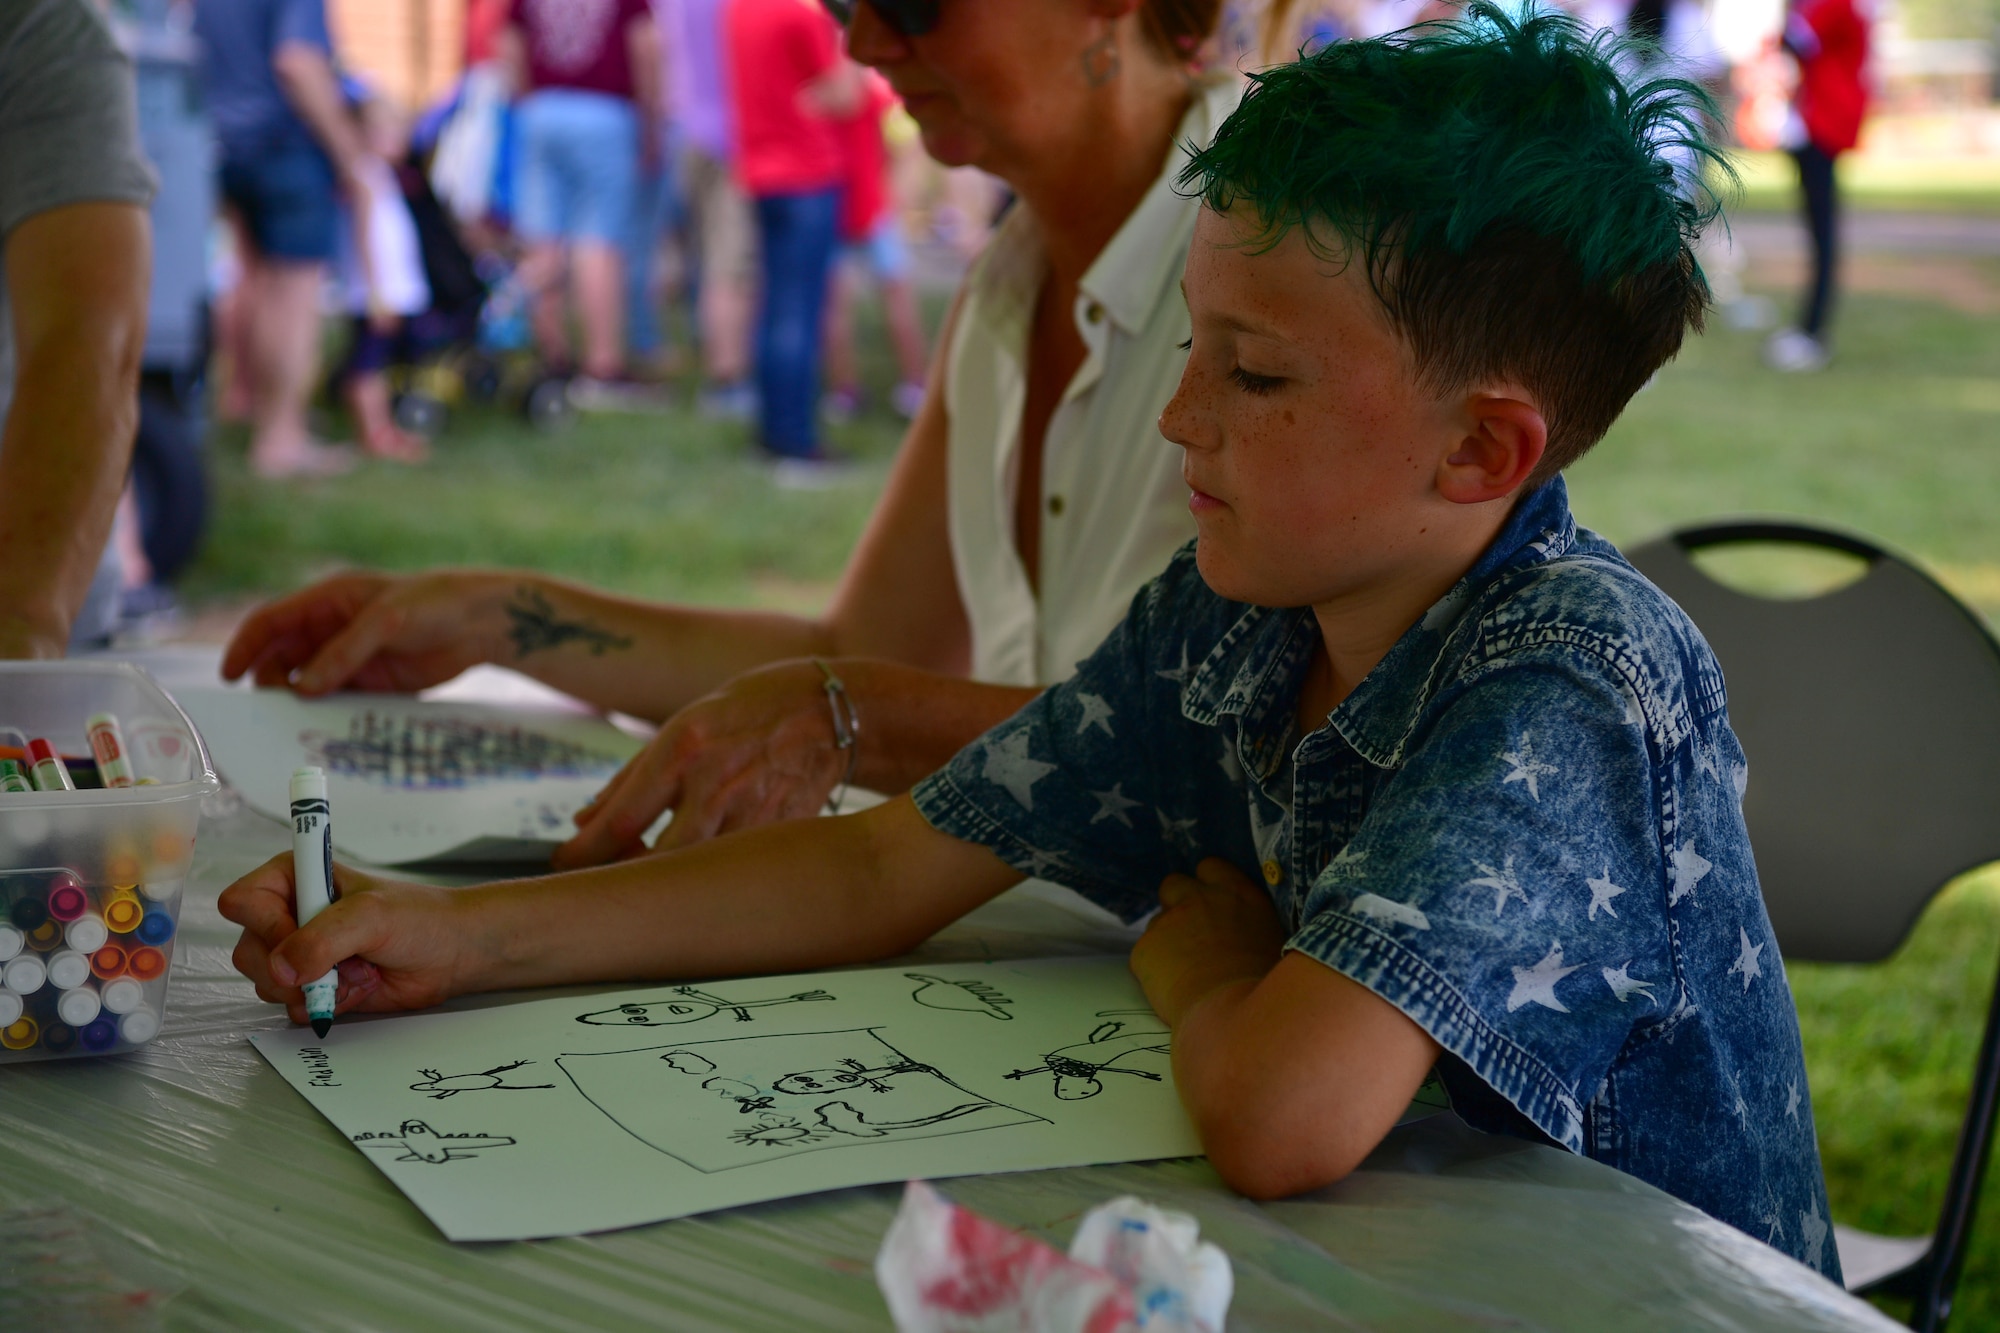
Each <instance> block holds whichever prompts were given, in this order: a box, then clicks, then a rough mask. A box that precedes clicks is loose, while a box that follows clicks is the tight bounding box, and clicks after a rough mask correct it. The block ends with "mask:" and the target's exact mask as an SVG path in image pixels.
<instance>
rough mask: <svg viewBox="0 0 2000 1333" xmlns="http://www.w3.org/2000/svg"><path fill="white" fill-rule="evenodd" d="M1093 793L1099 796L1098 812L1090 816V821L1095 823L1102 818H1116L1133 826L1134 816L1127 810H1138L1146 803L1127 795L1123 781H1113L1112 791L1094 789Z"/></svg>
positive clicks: (1127, 825)
mask: <svg viewBox="0 0 2000 1333" xmlns="http://www.w3.org/2000/svg"><path fill="white" fill-rule="evenodd" d="M1091 795H1092V796H1095V797H1096V798H1097V813H1096V814H1094V815H1092V816H1091V817H1090V822H1091V823H1093V824H1095V823H1096V822H1097V821H1098V820H1100V819H1115V820H1117V821H1118V822H1119V823H1121V824H1123V825H1124V826H1125V827H1126V828H1131V827H1132V816H1130V815H1128V814H1126V813H1125V812H1126V811H1127V810H1137V809H1138V808H1139V807H1140V806H1142V805H1143V804H1145V802H1143V801H1135V800H1133V799H1132V798H1131V797H1129V796H1127V795H1126V794H1125V784H1124V783H1122V782H1114V783H1112V784H1111V790H1110V791H1094V792H1092V793H1091Z"/></svg>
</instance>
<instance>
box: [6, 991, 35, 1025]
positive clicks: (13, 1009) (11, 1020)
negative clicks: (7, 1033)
mask: <svg viewBox="0 0 2000 1333" xmlns="http://www.w3.org/2000/svg"><path fill="white" fill-rule="evenodd" d="M27 1008H28V1002H27V1001H26V1000H24V999H22V998H21V997H20V996H18V995H16V994H14V992H13V991H10V990H0V1028H7V1027H12V1026H14V1024H16V1023H18V1022H20V1021H21V1015H22V1014H23V1013H25V1012H26V1011H27Z"/></svg>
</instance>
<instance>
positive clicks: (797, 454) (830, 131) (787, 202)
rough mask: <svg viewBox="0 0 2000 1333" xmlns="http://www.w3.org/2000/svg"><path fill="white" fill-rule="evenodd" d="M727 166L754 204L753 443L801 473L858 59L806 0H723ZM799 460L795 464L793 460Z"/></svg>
mask: <svg viewBox="0 0 2000 1333" xmlns="http://www.w3.org/2000/svg"><path fill="white" fill-rule="evenodd" d="M723 44H724V46H725V47H726V48H727V51H728V57H729V70H730V87H731V95H732V96H733V98H734V101H735V109H736V140H737V154H736V171H737V176H738V178H739V179H740V180H741V181H742V184H743V189H744V192H745V193H747V194H748V195H749V196H750V198H751V202H752V204H753V205H754V207H755V209H756V214H757V244H758V258H759V261H760V263H761V265H762V268H763V296H762V300H761V303H760V306H759V309H758V312H757V340H756V341H757V351H756V355H757V392H758V407H757V415H758V434H759V443H761V444H762V445H763V446H764V448H765V449H766V450H767V451H769V452H770V454H771V455H773V457H774V458H775V459H777V460H778V461H779V462H780V463H782V464H786V465H787V472H786V475H790V474H791V473H793V472H798V473H799V475H800V477H801V479H803V477H804V476H805V475H806V474H807V473H808V472H809V471H810V470H811V469H813V468H814V467H816V466H817V465H820V464H823V463H825V462H826V461H828V460H827V458H826V455H825V453H824V452H823V451H822V450H821V448H820V443H819V431H818V422H817V417H818V408H819V387H820V330H821V324H822V322H823V320H824V318H825V309H826V291H827V281H828V278H829V276H830V274H831V272H832V268H833V254H834V246H835V243H836V241H837V239H838V236H839V225H840V199H841V182H842V181H843V179H844V178H845V176H846V160H845V156H844V154H843V153H842V151H841V142H840V132H839V129H838V127H837V123H836V122H837V121H838V119H839V118H840V117H842V116H851V115H852V114H853V113H854V111H855V110H856V108H857V107H858V106H859V104H860V97H861V79H860V69H859V67H858V66H856V65H854V64H853V63H852V62H850V61H848V60H847V59H845V58H844V57H843V56H842V55H841V52H840V29H839V28H838V27H837V26H836V25H835V24H834V22H833V20H832V19H831V18H830V17H828V16H827V14H826V13H825V11H823V10H822V9H821V8H820V7H819V5H818V4H817V3H815V0H729V7H728V9H727V10H726V11H725V13H724V15H723ZM800 465H803V468H801V466H800Z"/></svg>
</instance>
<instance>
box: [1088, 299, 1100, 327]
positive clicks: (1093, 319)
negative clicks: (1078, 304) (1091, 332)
mask: <svg viewBox="0 0 2000 1333" xmlns="http://www.w3.org/2000/svg"><path fill="white" fill-rule="evenodd" d="M1083 317H1084V318H1085V319H1086V320H1088V321H1089V322H1090V323H1092V324H1102V323H1103V322H1104V307H1103V306H1101V305H1099V304H1098V303H1097V302H1095V301H1092V302H1091V303H1090V304H1089V305H1087V306H1085V307H1084V308H1083Z"/></svg>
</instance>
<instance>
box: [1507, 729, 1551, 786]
mask: <svg viewBox="0 0 2000 1333" xmlns="http://www.w3.org/2000/svg"><path fill="white" fill-rule="evenodd" d="M1500 762H1501V763H1503V764H1511V765H1513V768H1512V769H1511V770H1510V771H1509V772H1508V774H1507V776H1506V777H1504V778H1501V779H1500V785H1501V786H1503V787H1504V786H1506V785H1507V784H1508V783H1510V782H1525V783H1527V784H1528V795H1529V796H1530V797H1532V798H1533V799H1534V800H1535V801H1536V802H1537V803H1540V801H1541V799H1542V789H1541V787H1540V785H1539V784H1538V783H1537V781H1536V780H1537V779H1538V778H1541V777H1545V776H1548V777H1553V776H1554V775H1555V774H1557V773H1560V772H1562V770H1561V769H1559V768H1557V767H1556V766H1555V765H1554V764H1545V763H1542V762H1541V761H1540V760H1538V759H1536V758H1535V747H1534V743H1533V738H1532V737H1530V736H1529V734H1528V733H1527V732H1525V731H1524V732H1522V733H1521V741H1520V744H1518V745H1516V746H1515V747H1514V748H1513V749H1512V750H1511V751H1509V752H1508V753H1505V754H1503V755H1501V756H1500Z"/></svg>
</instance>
